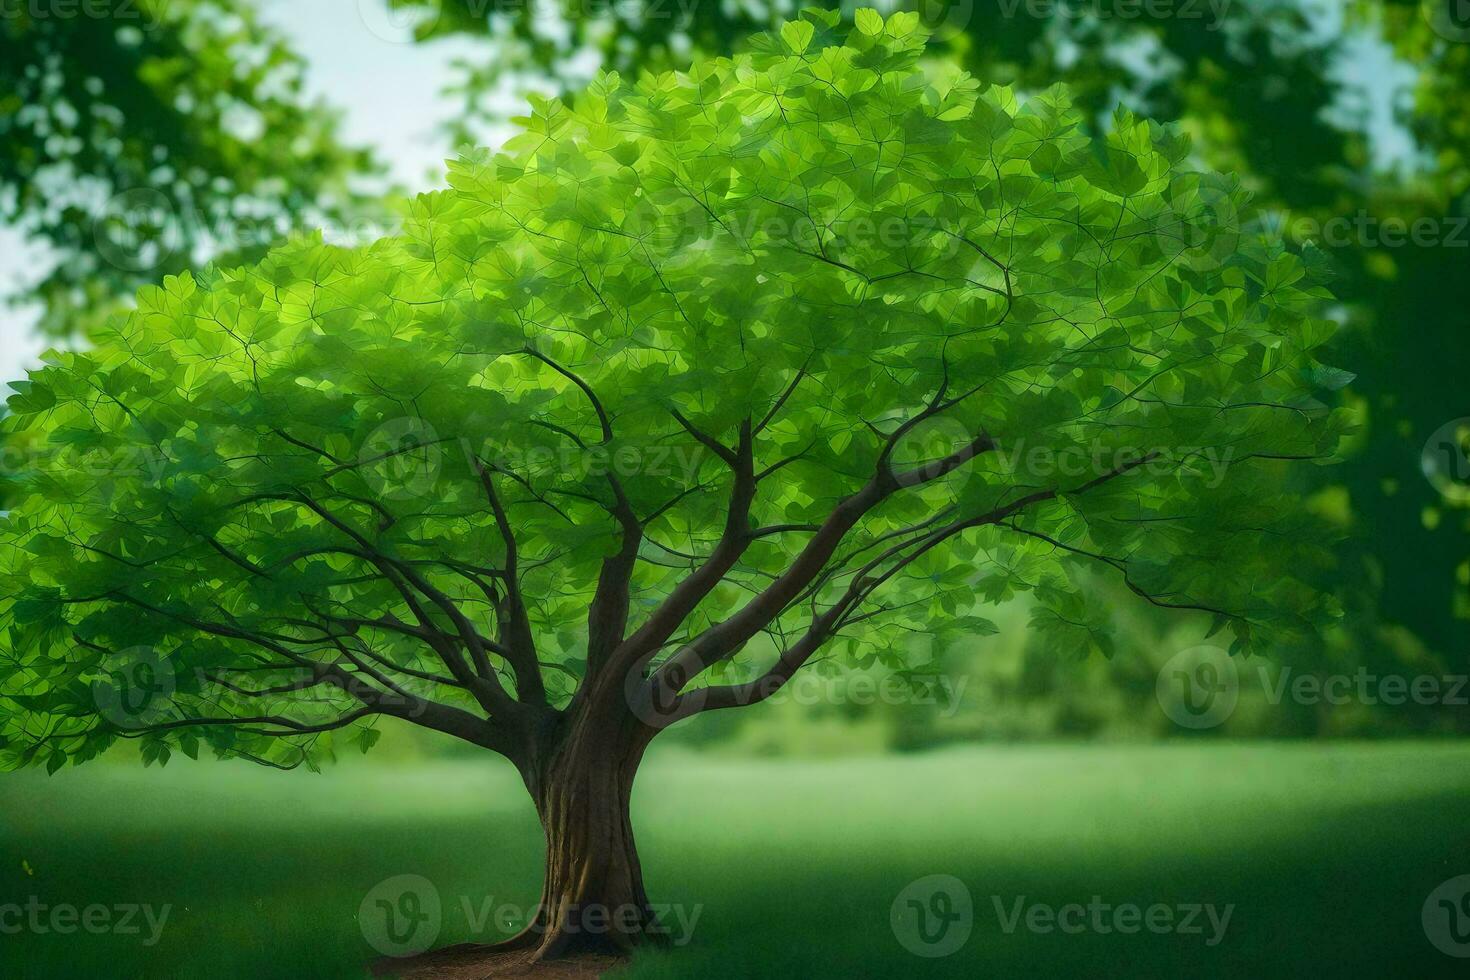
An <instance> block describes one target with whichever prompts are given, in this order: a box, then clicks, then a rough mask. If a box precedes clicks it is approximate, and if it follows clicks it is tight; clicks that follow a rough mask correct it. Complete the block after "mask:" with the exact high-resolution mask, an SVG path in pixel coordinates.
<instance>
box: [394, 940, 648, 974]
mask: <svg viewBox="0 0 1470 980" xmlns="http://www.w3.org/2000/svg"><path fill="white" fill-rule="evenodd" d="M532 955H533V951H514V952H504V951H498V950H494V949H492V948H488V947H485V946H476V945H473V944H470V945H462V946H451V947H448V948H446V949H441V950H435V951H433V952H429V953H425V954H423V955H422V956H415V957H411V958H407V959H399V960H379V961H378V962H377V963H375V964H373V974H374V975H375V976H379V977H398V978H400V980H499V978H501V977H526V978H532V980H597V978H599V977H601V976H602V975H603V974H604V973H606V972H607V971H609V970H611V969H613V968H614V967H616V966H621V965H622V964H623V963H624V962H626V961H625V960H621V959H618V958H617V957H615V956H575V957H569V958H567V959H564V960H556V961H554V962H549V963H533V962H531V957H532Z"/></svg>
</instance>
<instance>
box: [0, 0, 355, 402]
mask: <svg viewBox="0 0 1470 980" xmlns="http://www.w3.org/2000/svg"><path fill="white" fill-rule="evenodd" d="M302 67H303V66H302V62H301V59H300V58H299V57H298V56H297V55H296V54H295V53H294V52H293V51H291V49H290V48H289V47H288V46H287V44H286V42H285V40H284V39H283V38H282V37H281V36H280V34H279V33H278V32H276V31H274V30H272V29H270V28H269V27H268V26H266V25H265V24H264V23H262V22H261V20H260V18H259V17H258V16H257V14H256V11H255V7H254V5H253V4H252V3H250V2H249V0H88V2H86V3H59V4H47V3H13V4H7V6H6V10H5V13H4V16H0V92H3V93H4V95H3V96H0V218H3V220H4V221H6V222H7V223H9V224H13V225H15V226H16V227H17V228H18V229H19V230H20V231H21V232H23V233H24V234H27V235H29V236H32V237H34V238H35V239H37V240H38V241H42V242H44V243H46V245H47V246H48V247H49V248H50V250H51V251H52V253H53V254H54V256H55V258H56V262H55V265H54V267H53V268H52V269H51V270H50V272H49V273H48V274H47V275H46V276H45V278H44V279H42V280H41V281H40V282H39V283H37V284H35V286H34V288H33V289H31V290H30V291H29V292H27V293H26V294H24V295H22V296H21V297H19V298H20V299H21V300H25V301H29V300H33V299H34V300H39V301H40V302H41V303H42V304H43V316H42V321H41V327H42V329H43V330H45V331H46V332H47V333H49V334H55V335H68V334H75V333H78V332H79V331H81V330H82V329H83V328H84V327H85V326H87V325H88V324H89V323H90V322H91V320H92V319H93V318H94V316H95V315H96V314H97V313H98V312H99V308H100V307H106V306H109V305H110V304H111V303H112V302H113V301H115V300H118V299H120V298H123V297H127V296H131V295H132V294H133V293H134V292H135V291H136V290H137V289H138V287H139V286H141V285H144V284H148V283H156V282H158V281H159V280H160V279H162V277H163V276H164V275H165V274H168V273H173V272H179V271H182V270H183V269H186V268H189V267H191V266H193V265H194V264H195V263H197V262H198V261H200V260H201V257H202V255H204V254H214V253H217V252H225V253H230V254H234V255H236V256H237V257H238V259H239V260H240V261H247V260H248V261H254V260H255V259H258V258H259V257H260V255H261V254H263V253H264V251H265V249H266V247H267V246H269V245H271V244H273V243H275V242H276V241H278V240H279V239H280V238H282V237H283V236H284V235H285V234H286V232H288V231H290V230H293V229H299V228H301V227H302V226H303V225H305V226H306V227H312V226H316V225H320V224H321V223H322V222H325V221H332V222H334V223H339V224H340V223H342V222H344V221H346V220H348V219H351V218H354V217H358V216H363V215H367V214H370V213H371V212H370V211H369V209H368V206H367V205H368V199H367V198H365V197H364V196H363V194H362V188H361V187H360V186H353V185H352V183H351V182H352V180H353V179H360V178H363V177H372V176H374V175H375V174H377V173H378V172H380V171H381V167H380V166H379V165H378V164H377V163H376V162H375V161H374V160H373V158H372V156H371V154H369V153H368V152H366V151H364V150H361V149H355V148H352V147H347V146H344V145H343V143H342V140H341V136H340V134H339V132H338V118H337V116H336V115H335V114H334V113H332V112H331V111H329V110H328V109H326V108H325V107H323V106H321V105H316V104H311V103H308V102H306V100H305V96H304V93H303V84H304V72H303V70H302ZM307 222H310V224H306V223H307ZM9 380H11V379H9V378H4V379H0V381H9Z"/></svg>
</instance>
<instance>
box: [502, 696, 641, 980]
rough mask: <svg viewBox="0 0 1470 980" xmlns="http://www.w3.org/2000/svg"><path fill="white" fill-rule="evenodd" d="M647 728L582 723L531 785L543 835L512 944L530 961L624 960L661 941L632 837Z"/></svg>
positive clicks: (583, 721) (566, 739)
mask: <svg viewBox="0 0 1470 980" xmlns="http://www.w3.org/2000/svg"><path fill="white" fill-rule="evenodd" d="M652 734H653V733H652V732H651V731H650V730H647V729H642V728H639V727H637V726H633V727H631V728H630V727H629V726H627V725H608V726H594V725H592V724H589V723H587V722H586V720H585V719H583V720H582V723H581V724H576V725H574V727H573V730H572V732H571V733H569V734H568V736H567V737H566V738H565V740H564V741H563V742H562V743H561V745H560V746H559V747H558V750H557V751H556V752H555V754H554V755H553V756H552V757H551V758H550V760H549V762H548V763H547V765H546V766H545V767H544V769H543V770H542V771H541V772H540V773H538V774H537V776H536V778H535V779H533V780H531V781H530V788H531V792H532V795H533V796H534V798H535V800H536V810H537V813H538V814H539V815H540V817H541V826H542V829H543V830H544V831H545V833H546V883H545V885H544V887H543V889H542V893H541V901H540V904H539V906H538V908H537V912H536V916H535V918H534V919H533V921H532V922H531V923H530V925H529V926H528V927H527V929H526V930H525V931H524V932H523V933H522V934H521V935H520V936H518V937H516V939H514V940H512V944H513V945H515V946H516V947H519V948H522V949H533V950H534V951H535V952H534V957H533V958H534V959H537V960H550V959H560V958H563V957H568V956H578V955H587V954H601V955H614V956H621V955H627V954H628V953H630V952H632V951H633V950H634V949H636V948H638V947H640V946H646V945H653V944H656V943H658V942H659V941H660V939H661V938H662V937H661V933H660V931H659V926H658V923H657V922H656V920H655V917H654V914H653V910H652V908H651V906H650V903H649V901H648V895H647V893H646V892H645V891H644V889H643V869H642V867H641V866H640V864H639V861H638V849H637V846H636V844H635V843H634V840H633V825H632V820H631V816H630V812H629V802H630V799H631V797H632V792H633V777H634V775H635V773H636V772H637V769H638V764H639V762H640V761H641V760H642V757H643V750H644V749H645V748H646V747H647V744H648V740H649V738H651V737H652Z"/></svg>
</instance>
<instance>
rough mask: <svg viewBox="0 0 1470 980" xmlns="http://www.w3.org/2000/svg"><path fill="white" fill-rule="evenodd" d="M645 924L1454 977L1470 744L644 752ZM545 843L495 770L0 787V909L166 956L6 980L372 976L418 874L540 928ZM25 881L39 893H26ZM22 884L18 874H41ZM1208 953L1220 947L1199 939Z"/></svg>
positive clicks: (115, 956) (878, 954)
mask: <svg viewBox="0 0 1470 980" xmlns="http://www.w3.org/2000/svg"><path fill="white" fill-rule="evenodd" d="M635 820H636V824H637V828H638V832H639V838H640V845H641V848H642V851H643V857H644V863H645V866H646V872H647V878H648V884H649V888H650V891H651V892H652V893H653V895H654V900H655V901H660V902H677V903H684V904H685V905H686V906H690V907H692V906H694V905H696V904H702V905H703V908H702V910H701V917H700V919H699V920H698V925H697V927H696V928H695V930H694V935H693V941H692V942H691V943H690V944H689V945H688V946H686V947H685V948H683V949H679V950H676V951H674V952H671V953H668V954H659V955H655V956H647V957H643V958H640V960H638V961H637V962H635V963H634V964H633V965H632V966H631V967H629V968H628V969H626V970H625V971H623V972H622V973H621V974H620V976H621V977H627V978H674V977H680V978H687V977H835V976H841V977H849V978H860V977H909V976H925V977H927V976H953V977H975V976H986V977H1030V976H1050V975H1067V974H1077V975H1083V976H1091V977H1095V976H1108V977H1113V976H1116V977H1177V976H1184V975H1189V976H1193V977H1216V976H1219V977H1226V976H1231V977H1242V976H1250V977H1267V976H1290V975H1332V976H1337V977H1346V976H1351V977H1384V976H1415V977H1426V976H1427V977H1432V976H1463V975H1464V973H1463V972H1462V971H1463V970H1464V967H1465V961H1464V960H1453V959H1450V958H1448V957H1446V956H1444V955H1443V954H1441V953H1439V952H1438V951H1437V950H1435V949H1434V948H1433V947H1432V946H1431V945H1430V944H1429V942H1428V941H1427V939H1426V938H1425V935H1424V932H1423V929H1422V927H1421V925H1420V910H1421V907H1422V905H1423V903H1424V900H1425V898H1426V897H1427V896H1428V894H1429V892H1430V891H1431V890H1432V889H1433V888H1434V887H1435V886H1436V885H1438V884H1439V883H1440V882H1442V881H1444V880H1445V879H1447V878H1451V877H1454V876H1456V875H1460V874H1466V873H1470V745H1463V744H1454V743H1443V742H1441V743H1404V742H1398V743H1372V744H1362V743H1358V744H1348V743H1317V744H1309V743H1300V744H1243V743H1242V744H1218V743H1212V744H1205V743H1178V744H1170V745H1162V746H1034V745H1033V746H1018V747H984V748H966V749H958V750H952V751H945V752H938V753H933V754H928V755H922V756H888V757H881V758H874V759H838V760H822V761H813V760H762V761H752V762H742V761H731V760H729V759H726V758H717V757H706V756H690V755H685V754H683V753H682V752H678V753H673V752H668V753H664V754H662V755H659V754H655V755H654V756H653V757H652V758H651V759H650V761H649V762H648V763H647V765H646V766H645V769H644V771H643V773H642V774H641V775H640V777H639V782H638V787H637V796H636V799H635ZM540 847H541V844H540V834H539V830H538V828H537V826H536V823H535V817H534V814H533V812H532V810H531V807H530V804H529V802H528V801H527V800H526V798H525V795H524V791H523V790H522V789H521V787H520V785H519V783H518V782H517V780H516V777H515V775H514V773H513V772H511V771H510V770H509V769H508V767H502V766H499V765H497V764H496V763H495V762H494V761H487V762H485V763H479V762H471V761H453V762H444V761H436V762H432V763H427V764H425V765H423V766H413V767H409V766H392V767H390V766H383V765H374V764H372V763H371V761H370V760H368V761H363V762H355V763H352V764H346V765H343V766H340V767H338V768H336V769H333V770H329V771H328V772H327V774H325V775H311V774H306V773H292V774H283V773H277V772H272V771H267V770H259V769H255V768H253V767H250V766H248V765H245V764H238V763H231V764H221V763H210V762H203V763H195V764H190V763H188V762H187V760H182V759H179V760H176V761H175V762H174V763H173V764H171V765H170V766H169V767H168V768H167V769H165V770H162V771H160V770H158V769H150V770H143V769H141V768H137V767H120V766H110V765H94V766H92V767H90V768H86V769H81V770H76V771H70V770H69V771H66V772H63V773H62V774H60V775H58V776H55V777H51V778H47V777H46V776H44V775H43V774H39V773H32V772H27V773H19V774H6V775H0V905H3V904H4V903H6V902H21V903H24V902H25V901H26V900H27V899H28V898H29V897H30V896H36V897H37V898H38V899H39V901H41V902H43V903H46V904H48V905H56V904H60V903H72V904H75V905H78V906H87V905H91V904H94V903H102V904H117V903H128V902H132V903H149V904H152V905H154V906H161V905H164V904H171V905H172V906H173V910H172V913H171V915H170V917H169V919H168V923H167V927H166V929H165V930H164V933H163V937H162V940H161V941H160V942H159V943H158V944H157V945H156V946H155V947H153V948H144V947H143V946H142V944H141V940H140V937H137V936H131V937H123V936H90V935H80V934H79V935H71V936H58V935H55V934H48V935H35V934H30V933H22V934H21V935H19V936H11V935H0V976H3V977H6V978H26V980H32V978H47V980H49V978H79V977H87V978H103V977H126V978H148V980H152V978H182V977H209V978H221V977H250V978H258V977H262V978H263V977H282V978H287V977H289V978H292V980H301V978H308V977H354V976H362V975H363V970H362V964H364V963H366V962H368V961H369V960H371V959H372V958H373V957H374V955H375V954H374V953H373V951H372V950H371V949H369V948H368V946H367V944H366V943H365V941H364V939H363V936H362V933H361V931H360V929H359V927H358V924H357V921H356V914H357V909H358V906H359V904H360V903H361V902H362V900H363V897H364V896H365V895H366V893H367V892H368V891H369V890H370V889H371V888H372V887H373V886H374V885H375V884H377V883H378V882H380V881H382V880H383V879H386V878H389V877H391V876H394V875H398V874H407V873H411V874H420V875H424V876H425V877H427V878H429V879H430V880H431V881H433V882H434V883H435V885H436V886H437V887H438V889H439V891H440V893H441V895H442V896H443V898H444V907H445V921H444V928H443V932H442V934H441V937H440V943H441V944H442V943H449V942H457V941H462V940H465V939H469V938H480V939H486V940H488V939H493V938H494V937H493V936H489V935H481V936H479V937H474V936H472V935H471V932H470V923H469V919H468V918H467V917H466V916H465V914H464V912H463V910H462V907H461V903H460V900H459V896H469V897H470V899H471V901H472V903H473V905H474V907H475V908H479V906H480V903H481V902H482V901H483V900H484V899H485V898H486V897H488V896H494V898H495V901H496V903H497V904H499V903H501V902H508V903H516V904H522V905H524V904H529V903H531V902H533V901H534V900H535V898H536V895H537V893H538V890H539V875H540V860H541V858H540V853H539V851H540ZM23 862H24V866H23ZM25 866H28V867H29V869H30V873H29V874H28V873H27V871H26V869H25ZM938 873H947V874H953V875H956V876H958V877H959V878H961V879H963V880H964V881H965V882H966V883H967V884H968V886H969V888H970V891H971V893H972V895H973V896H974V902H975V930H974V933H973V935H972V936H971V938H970V940H969V943H968V944H967V945H966V946H965V947H964V948H963V949H962V950H960V951H959V952H957V953H955V954H954V955H952V956H949V957H947V958H944V959H938V960H925V959H919V958H916V957H914V956H911V955H910V954H908V953H907V952H905V951H904V949H903V948H902V947H901V946H900V945H899V944H898V942H897V941H896V940H895V938H894V936H893V933H892V931H891V929H890V926H889V908H890V904H891V903H892V901H893V898H894V896H895V895H896V894H897V893H898V892H899V890H900V889H902V888H903V886H904V885H906V884H907V883H908V882H910V881H911V880H913V879H916V878H919V877H922V876H925V875H930V874H938ZM1094 895H1097V896H1101V898H1102V899H1103V900H1104V901H1106V902H1109V903H1112V904H1118V903H1123V902H1133V903H1137V904H1139V905H1144V906H1146V905H1149V904H1152V903H1155V902H1164V903H1209V902H1213V903H1215V904H1217V905H1224V904H1226V903H1234V905H1235V906H1236V908H1235V911H1234V915H1233V917H1232V919H1231V921H1230V925H1229V930H1228V932H1227V934H1226V936H1225V939H1224V941H1223V942H1221V943H1220V944H1219V945H1217V946H1214V947H1207V946H1206V945H1205V942H1204V937H1203V936H1178V935H1168V936H1156V935H1150V934H1147V933H1145V934H1141V935H1132V936H1124V935H1117V934H1114V935H1096V934H1083V935H1063V934H1060V933H1051V934H1045V935H1041V934H1028V933H1025V932H1023V931H1017V932H1016V933H1015V934H1012V935H1007V934H1005V933H1004V932H1003V931H1002V929H1001V926H1000V923H999V921H998V919H997V916H996V913H995V908H994V905H993V903H992V898H991V896H1000V897H1001V901H1002V902H1003V903H1004V904H1005V905H1006V906H1007V907H1010V906H1011V905H1012V904H1014V902H1015V900H1016V899H1017V898H1019V897H1021V896H1025V897H1026V900H1027V902H1028V903H1030V902H1046V903H1050V904H1053V905H1061V904H1065V903H1069V902H1080V903H1083V904H1086V903H1087V902H1089V901H1090V900H1091V899H1092V897H1093V896H1094ZM1208 931H1209V930H1208V927H1206V933H1208Z"/></svg>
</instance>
